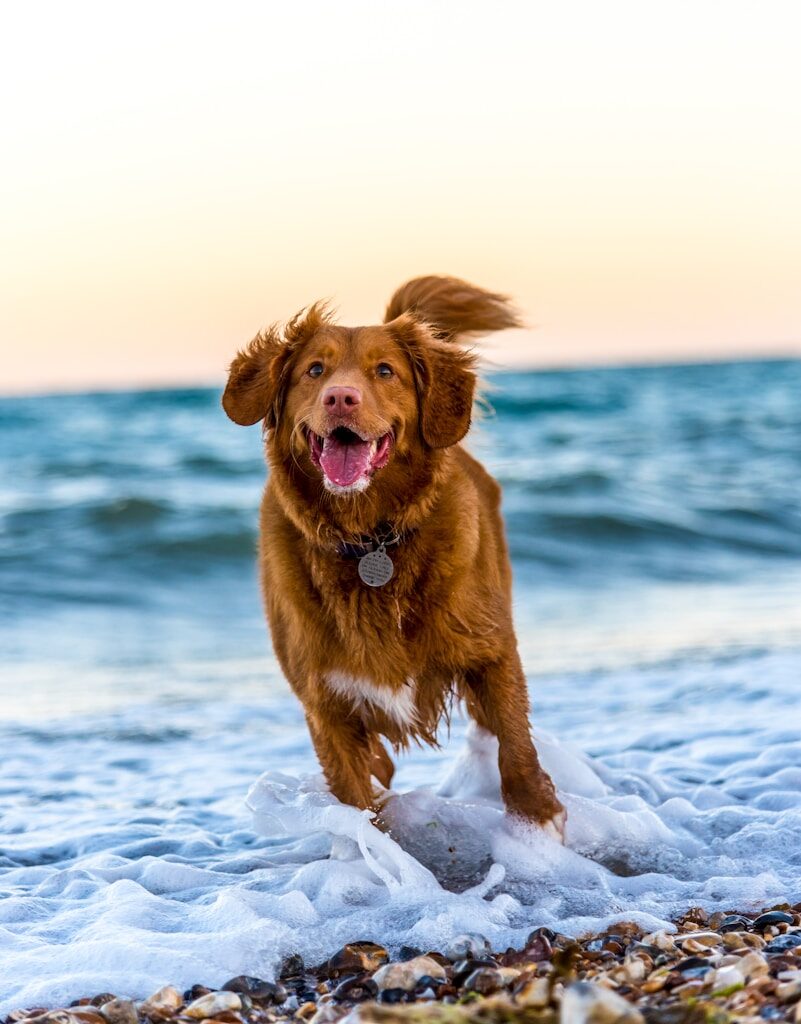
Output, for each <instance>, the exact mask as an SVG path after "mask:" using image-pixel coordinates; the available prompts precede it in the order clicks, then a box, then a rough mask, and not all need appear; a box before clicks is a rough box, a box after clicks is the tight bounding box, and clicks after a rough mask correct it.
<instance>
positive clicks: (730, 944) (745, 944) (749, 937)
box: [721, 932, 765, 949]
mask: <svg viewBox="0 0 801 1024" xmlns="http://www.w3.org/2000/svg"><path fill="white" fill-rule="evenodd" d="M721 938H722V939H723V945H724V946H725V948H726V949H746V948H750V949H762V948H763V947H764V945H765V940H764V939H763V938H762V936H761V935H753V934H752V933H751V932H726V933H725V934H724V935H722V936H721Z"/></svg>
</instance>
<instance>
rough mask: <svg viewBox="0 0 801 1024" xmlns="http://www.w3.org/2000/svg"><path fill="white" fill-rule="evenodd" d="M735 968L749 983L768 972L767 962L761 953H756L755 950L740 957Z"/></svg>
mask: <svg viewBox="0 0 801 1024" xmlns="http://www.w3.org/2000/svg"><path fill="white" fill-rule="evenodd" d="M737 966H738V968H739V970H740V973H741V974H742V975H743V976H744V977H745V978H746V980H747V981H750V980H751V979H752V978H761V977H762V976H763V975H765V974H768V972H769V971H770V967H769V966H768V961H767V960H766V959H765V958H764V956H762V954H761V953H757V951H756V950H755V949H752V950H751V952H750V953H746V954H745V956H743V957H740V962H739V964H738V965H737Z"/></svg>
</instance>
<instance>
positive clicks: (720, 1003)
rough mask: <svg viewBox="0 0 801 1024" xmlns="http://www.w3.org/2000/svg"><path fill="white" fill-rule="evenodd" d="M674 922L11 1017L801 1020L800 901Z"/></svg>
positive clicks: (372, 947) (38, 1021)
mask: <svg viewBox="0 0 801 1024" xmlns="http://www.w3.org/2000/svg"><path fill="white" fill-rule="evenodd" d="M674 925H675V928H676V931H675V932H668V931H666V930H663V931H657V932H652V933H650V934H644V932H643V930H642V929H641V928H640V927H639V926H637V925H636V924H633V923H627V922H623V923H617V924H615V925H612V926H611V927H610V928H609V929H608V930H606V931H605V932H601V933H598V934H595V935H589V936H585V937H584V938H582V939H580V940H576V939H572V938H569V937H568V936H565V935H560V934H559V933H555V932H553V931H552V930H551V929H548V928H538V929H536V930H535V931H533V932H532V933H531V934H530V935H529V937H528V939H527V941H526V944H525V946H524V947H523V948H522V949H518V950H513V949H508V950H506V951H503V952H502V951H497V950H496V951H491V950H490V949H489V946H488V943H487V942H486V940H485V939H484V938H483V937H482V936H480V935H463V936H458V937H456V938H454V940H453V941H452V943H451V945H450V946H449V948H448V949H446V950H442V951H440V950H434V951H430V950H429V951H423V950H418V949H413V948H411V947H404V948H402V949H401V950H400V952H399V955H398V957H397V958H395V959H391V958H390V957H389V954H388V951H387V950H386V949H385V948H384V947H383V946H379V945H377V944H375V943H372V942H352V943H349V944H348V945H346V946H344V947H343V948H342V949H340V950H338V951H337V952H336V953H334V955H333V956H332V957H331V958H330V959H329V960H327V961H326V962H325V963H323V964H320V965H318V966H317V967H314V968H309V967H307V966H306V965H304V964H303V961H302V960H301V958H300V957H299V956H290V957H288V958H286V959H285V960H284V962H283V964H282V967H281V970H280V972H279V977H278V978H277V979H276V981H274V982H269V981H265V980H262V979H258V978H253V977H248V976H239V977H237V978H232V979H231V980H230V981H229V982H228V983H226V985H224V986H223V988H222V989H220V990H213V989H209V988H207V987H206V986H204V985H203V984H196V985H194V986H193V987H192V988H190V989H189V990H187V991H185V992H179V991H178V990H177V989H175V988H173V987H171V986H169V985H168V986H165V987H164V988H162V989H160V990H159V991H158V992H156V993H153V994H152V995H150V996H149V997H148V998H146V999H144V1000H141V1001H134V1000H130V999H124V998H117V997H116V996H115V995H114V994H113V993H99V994H94V995H91V996H86V997H84V998H82V999H77V1000H75V1001H74V1002H73V1003H72V1004H71V1005H70V1006H69V1007H57V1008H45V1007H29V1008H26V1009H23V1008H21V1009H19V1010H15V1011H13V1012H12V1013H10V1014H8V1015H7V1016H6V1017H5V1018H4V1022H5V1024H20V1022H23V1021H24V1022H25V1024H34V1022H35V1024H148V1022H150V1024H195V1022H197V1021H203V1020H209V1021H217V1022H219V1024H272V1022H274V1021H305V1022H308V1024H334V1022H336V1021H340V1020H344V1019H345V1018H346V1017H348V1018H349V1022H356V1021H363V1022H365V1024H371V1022H374V1024H383V1022H389V1021H403V1020H405V1021H409V1022H410V1024H411V1022H418V1021H419V1022H425V1021H431V1022H443V1024H462V1022H464V1024H467V1022H476V1024H485V1022H487V1024H488V1022H496V1021H497V1022H502V1021H503V1022H514V1021H521V1022H523V1021H525V1022H541V1024H556V1022H557V1021H558V1022H560V1024H613V1022H614V1021H625V1022H627V1024H727V1022H728V1021H737V1022H752V1024H757V1022H765V1021H788V1022H792V1024H801V903H797V904H794V905H793V906H790V905H788V904H779V905H777V906H773V907H768V908H765V909H763V910H762V911H760V912H759V913H739V912H734V911H732V912H730V913H727V912H722V911H716V912H713V913H708V912H707V911H704V910H702V909H701V908H693V909H690V910H688V911H687V912H686V913H685V914H683V915H682V916H681V917H679V918H678V919H677V920H676V921H675V922H674Z"/></svg>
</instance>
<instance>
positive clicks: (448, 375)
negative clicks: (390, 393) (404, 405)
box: [420, 341, 476, 448]
mask: <svg viewBox="0 0 801 1024" xmlns="http://www.w3.org/2000/svg"><path fill="white" fill-rule="evenodd" d="M424 360H425V364H426V366H425V374H424V377H425V380H424V386H423V388H422V394H421V400H420V431H421V433H422V435H423V440H424V441H425V442H426V444H428V445H430V446H431V447H432V448H450V446H451V445H454V444H458V443H459V442H460V441H461V440H462V438H463V437H464V436H465V434H466V433H467V431H468V430H469V429H470V420H471V418H472V415H473V394H474V392H475V389H476V374H475V371H474V370H473V366H474V365H475V359H474V357H473V356H472V355H470V353H469V352H465V351H464V349H460V348H457V347H456V346H454V345H452V344H448V343H447V342H441V341H432V342H431V343H430V344H429V345H427V346H426V347H425V349H424Z"/></svg>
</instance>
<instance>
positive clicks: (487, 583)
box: [223, 277, 562, 824]
mask: <svg viewBox="0 0 801 1024" xmlns="http://www.w3.org/2000/svg"><path fill="white" fill-rule="evenodd" d="M517 323H518V321H517V318H516V315H515V313H514V311H513V310H512V309H511V307H510V305H509V303H508V301H507V300H506V299H505V298H504V297H503V296H501V295H498V294H495V293H490V292H486V291H484V290H482V289H480V288H476V287H474V286H472V285H469V284H467V283H465V282H463V281H458V280H456V279H454V278H442V277H424V278H417V279H415V280H413V281H410V282H408V283H407V284H405V285H403V286H402V287H401V288H399V289H398V291H397V292H396V293H395V295H394V296H393V297H392V299H391V300H390V303H389V306H388V308H387V314H386V321H385V323H384V324H383V325H381V326H374V327H365V328H345V327H341V326H339V325H337V324H335V323H334V321H333V319H332V317H331V315H330V314H329V313H328V312H327V310H326V309H325V307H324V306H322V305H320V304H317V305H314V306H312V307H310V308H309V309H308V310H307V311H305V312H304V313H301V314H298V315H297V316H296V317H295V318H294V319H293V320H292V321H290V323H289V325H288V326H287V328H286V329H285V331H284V332H283V333H281V332H279V330H278V329H277V328H275V327H273V328H270V329H269V330H267V331H265V332H262V333H261V334H259V335H257V337H256V338H255V339H254V340H253V341H252V342H251V343H250V345H248V346H247V347H246V348H245V349H244V350H242V351H241V352H240V353H239V354H238V355H237V356H236V358H235V359H234V361H233V363H232V365H231V369H230V375H229V381H228V385H227V388H226V391H225V394H224V396H223V405H224V408H225V410H226V412H227V413H228V415H229V416H230V417H231V418H232V419H233V420H235V421H236V422H238V423H241V424H251V423H256V422H258V421H263V423H264V428H265V432H266V434H265V436H266V447H267V457H268V461H269V465H270V470H271V472H270V477H269V481H268V483H267V487H266V489H265V493H264V499H263V502H262V507H261V533H260V548H259V561H260V567H261V578H262V585H263V592H264V601H265V607H266V611H267V617H268V619H269V623H270V628H271V633H272V639H273V645H274V647H275V652H276V655H277V657H278V660H279V662H280V664H281V666H282V668H283V671H284V672H285V674H286V677H287V679H288V680H289V683H290V685H291V687H292V689H293V690H294V692H295V693H296V694H297V696H298V698H299V699H300V701H301V702H302V704H303V707H304V710H305V713H306V719H307V722H308V726H309V730H310V733H311V737H312V740H313V742H314V746H315V749H316V751H317V754H318V757H319V759H320V763H321V765H322V768H323V771H324V772H325V775H326V778H327V780H328V783H329V786H330V788H331V790H332V792H333V793H334V794H335V795H336V796H337V797H339V798H340V799H341V800H343V801H344V802H347V803H350V804H353V805H355V806H357V807H364V808H367V807H375V806H376V799H377V794H376V791H375V788H374V784H373V781H372V777H374V778H375V779H377V780H378V781H379V782H380V783H381V785H382V786H385V787H388V786H389V784H390V782H391V778H392V773H393V765H392V762H391V759H390V757H389V755H388V753H387V750H386V748H385V746H384V744H383V743H382V741H381V737H384V738H386V739H387V740H388V741H389V743H390V744H391V745H392V746H393V747H394V748H395V749H398V748H401V747H404V746H405V745H407V744H408V743H409V742H412V741H415V742H425V743H430V744H435V743H436V730H437V726H438V724H439V723H440V721H441V719H442V718H443V716H444V715H447V712H448V707H449V702H450V699H451V696H452V695H453V694H455V695H456V696H457V697H459V698H460V699H463V700H464V701H465V703H466V706H467V709H468V711H469V713H470V714H471V716H472V717H473V718H474V719H475V720H476V722H477V723H478V724H479V725H480V726H482V727H483V728H485V729H487V730H489V731H490V732H492V733H493V734H494V735H496V736H497V737H498V739H499V745H500V753H499V766H500V771H501V779H502V790H503V796H504V800H505V801H506V804H507V807H508V809H509V810H510V811H511V812H513V813H515V814H518V815H521V816H523V817H525V818H528V819H529V820H532V821H535V822H539V823H542V824H544V823H546V822H549V821H551V820H553V819H557V821H561V817H560V816H561V815H562V807H561V804H560V803H559V801H558V800H557V798H556V794H555V791H554V787H553V784H552V782H551V780H550V778H549V776H548V775H547V774H546V773H545V772H544V771H543V770H542V768H541V767H540V765H539V762H538V759H537V755H536V752H535V751H534V747H533V745H532V743H531V737H530V729H529V721H528V711H529V707H528V695H527V688H526V682H525V678H524V676H523V672H522V668H521V665H520V660H519V657H518V654H517V644H516V639H515V634H514V627H513V623H512V613H511V570H510V564H509V556H508V552H507V547H506V540H505V536H504V530H503V523H502V520H501V515H500V498H501V493H500V488H499V486H498V484H497V483H496V482H495V480H494V479H493V478H492V477H491V476H490V475H489V474H488V473H487V472H486V470H484V468H483V467H482V466H481V465H480V464H479V463H478V462H477V461H476V460H475V459H474V458H473V457H472V456H471V455H469V454H468V452H466V451H465V450H464V448H462V447H461V445H460V444H459V442H460V441H461V440H462V438H463V437H464V435H465V434H466V433H467V431H468V429H469V426H470V420H471V414H472V404H473V397H474V389H475V383H476V376H475V367H474V359H473V356H472V355H471V354H470V353H469V352H467V351H466V350H465V349H464V348H463V347H462V346H461V345H460V343H459V342H460V339H463V338H464V337H465V336H469V335H471V334H476V333H484V332H486V331H491V330H500V329H503V328H506V327H512V326H516V325H517ZM316 353H325V357H324V358H325V360H326V366H327V371H326V380H327V381H333V380H336V381H338V382H346V381H347V382H348V383H353V382H355V383H357V384H358V385H359V387H360V389H361V391H362V393H363V396H364V406H363V408H362V410H361V413H360V415H361V416H362V417H363V420H360V423H362V422H363V423H364V424H366V425H367V426H368V427H369V428H370V430H372V431H374V432H376V433H378V432H380V431H382V430H386V429H389V427H391V429H392V430H393V432H394V436H395V443H394V448H393V452H392V457H391V458H390V461H389V463H388V465H387V466H385V467H384V468H383V469H380V470H378V471H377V473H376V474H375V476H374V478H373V479H372V481H371V483H370V486H369V487H368V488H367V489H366V490H365V491H363V492H362V493H354V494H345V495H335V494H331V493H329V492H328V491H326V490H325V489H324V487H323V485H322V481H321V476H320V471H319V469H317V468H316V467H315V466H314V465H313V464H312V462H311V459H310V457H309V451H308V443H307V441H306V439H305V430H306V429H307V427H308V426H309V424H312V423H317V422H318V421H319V419H320V416H321V415H322V413H321V412H320V404H321V403H320V401H319V396H320V393H321V392H320V388H321V387H322V386H323V383H324V382H319V383H318V382H313V381H311V380H310V379H309V375H308V374H307V373H306V370H305V367H306V365H307V363H308V360H309V359H310V358H312V357H313V356H315V354H316ZM377 358H382V359H384V358H385V359H387V360H389V361H391V362H392V363H393V365H394V366H395V368H396V371H397V373H396V379H395V380H394V381H393V383H392V386H391V387H390V386H388V385H386V382H384V381H381V380H378V379H376V378H375V375H374V372H373V369H372V368H373V366H374V364H375V361H376V359H377ZM385 385H386V386H385ZM388 425H389V427H388ZM320 429H322V428H320ZM384 522H390V523H392V524H393V525H394V527H395V529H396V530H397V531H398V532H399V533H400V534H401V536H402V541H401V543H400V544H399V545H398V546H397V547H394V548H393V549H392V551H391V557H392V560H393V562H394V566H395V572H394V576H393V578H392V580H391V581H390V582H389V583H388V584H386V585H385V586H383V587H380V588H376V589H373V588H370V587H368V586H366V585H365V584H364V583H362V581H361V580H360V579H359V576H358V573H357V563H356V560H355V559H347V558H344V557H342V556H341V555H340V554H339V553H338V551H337V547H338V544H339V543H340V542H342V541H347V540H352V541H357V540H358V539H359V538H360V537H362V536H363V535H370V534H372V533H373V532H374V531H375V530H376V528H377V527H378V526H379V524H380V523H384ZM332 673H333V674H335V675H336V677H337V678H338V679H340V678H344V679H346V680H347V679H355V680H366V681H368V682H369V683H370V684H372V685H374V686H377V687H382V688H384V689H386V690H387V691H388V694H387V697H386V698H385V699H384V700H383V703H384V705H385V707H386V705H387V700H391V699H392V694H396V695H397V697H398V699H402V700H405V701H407V702H408V693H407V692H406V691H404V689H403V688H405V687H408V686H409V685H410V683H409V680H413V681H414V685H415V687H416V696H415V716H414V719H413V720H411V721H409V720H407V721H404V720H403V719H402V718H401V717H400V716H398V715H392V714H388V713H386V711H385V710H382V707H381V706H380V704H379V703H376V702H370V701H367V700H361V701H359V700H358V699H357V698H355V697H354V696H353V695H352V694H349V690H348V687H347V686H346V685H344V684H343V685H341V686H331V685H328V684H327V683H326V679H327V677H329V676H330V675H331V674H332ZM357 689H358V687H355V688H354V691H355V690H357Z"/></svg>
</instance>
